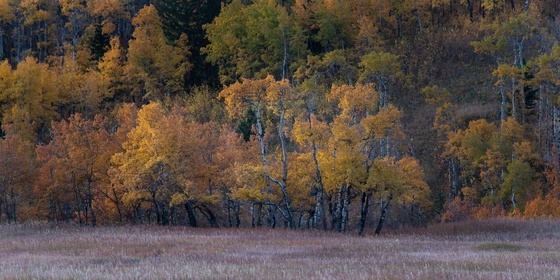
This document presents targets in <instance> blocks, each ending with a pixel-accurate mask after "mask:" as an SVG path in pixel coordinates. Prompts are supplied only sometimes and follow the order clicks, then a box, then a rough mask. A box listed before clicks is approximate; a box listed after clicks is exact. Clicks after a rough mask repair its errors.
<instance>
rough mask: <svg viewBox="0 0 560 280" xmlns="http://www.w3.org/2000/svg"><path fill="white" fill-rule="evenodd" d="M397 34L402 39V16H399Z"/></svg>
mask: <svg viewBox="0 0 560 280" xmlns="http://www.w3.org/2000/svg"><path fill="white" fill-rule="evenodd" d="M397 33H398V35H399V38H402V26H401V15H397Z"/></svg>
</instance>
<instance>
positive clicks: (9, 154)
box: [0, 125, 37, 223]
mask: <svg viewBox="0 0 560 280" xmlns="http://www.w3.org/2000/svg"><path fill="white" fill-rule="evenodd" d="M2 130H3V131H4V132H5V133H6V135H5V136H4V137H3V138H2V139H0V219H1V218H2V216H4V217H5V219H6V221H7V222H8V223H16V222H18V221H22V220H26V219H33V218H34V217H37V215H36V213H31V210H32V206H31V205H32V201H33V193H32V191H30V188H29V185H30V184H31V183H32V182H31V181H30V178H31V177H32V174H33V172H34V166H33V145H32V143H30V142H28V141H25V140H23V139H22V137H21V136H20V135H18V134H15V133H14V130H13V129H12V128H11V127H10V126H6V125H5V126H3V127H2ZM26 205H27V207H26V209H25V210H27V211H28V212H30V213H28V214H27V215H24V216H23V217H21V215H20V214H22V213H21V212H23V211H21V210H22V209H20V208H21V207H22V206H26ZM2 212H3V213H4V215H2Z"/></svg>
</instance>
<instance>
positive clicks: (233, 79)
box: [0, 0, 560, 234]
mask: <svg viewBox="0 0 560 280" xmlns="http://www.w3.org/2000/svg"><path fill="white" fill-rule="evenodd" d="M559 16H560V6H559V5H558V4H557V3H556V1H553V0H432V1H427V0H346V1H341V0H295V1H293V0H280V1H276V0H254V1H248V0H231V1H221V0H177V1H163V0H156V1H131V0H127V1H122V0H2V1H0V59H1V60H2V61H3V62H2V63H1V64H0V105H1V106H0V116H1V124H2V138H1V140H0V222H10V223H12V222H21V221H27V220H48V221H51V222H75V223H79V224H83V225H93V226H95V225H107V224H117V223H119V224H121V223H129V224H147V223H149V224H160V225H189V226H193V227H198V226H203V227H288V228H313V229H321V230H334V231H340V232H347V231H353V232H358V233H359V234H362V233H363V232H364V231H365V230H370V231H375V233H379V232H380V231H381V230H382V228H383V226H386V225H389V226H392V227H399V226H407V225H411V226H417V225H423V224H426V223H428V222H433V221H436V222H439V221H443V222H445V221H457V220H462V219H468V218H485V217H498V216H515V217H560V100H559V98H558V96H559V94H560V93H559V92H558V91H559V89H560V68H559V67H560V45H559V44H558V40H559V39H560V23H559V20H560V19H559V18H558V17H559Z"/></svg>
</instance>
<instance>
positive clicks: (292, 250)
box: [0, 220, 560, 279]
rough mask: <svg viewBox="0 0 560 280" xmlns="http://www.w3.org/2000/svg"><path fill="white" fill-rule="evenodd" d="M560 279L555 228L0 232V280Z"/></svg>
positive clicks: (477, 225) (504, 224)
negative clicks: (373, 232) (370, 232)
mask: <svg viewBox="0 0 560 280" xmlns="http://www.w3.org/2000/svg"><path fill="white" fill-rule="evenodd" d="M30 278H34V279H35V278H38V279H169V278H181V279H560V222H556V221H515V220H490V221H482V222H464V223H454V224H443V225H437V226H432V227H429V228H424V229H409V230H401V231H398V232H393V233H388V234H385V235H383V236H381V237H374V236H366V237H357V236H354V235H340V234H335V233H324V232H312V231H289V230H268V229H259V230H248V229H247V230H235V229H220V230H214V229H191V228H183V227H108V228H80V227H74V226H65V227H50V226H48V225H41V224H33V225H3V226H0V279H30Z"/></svg>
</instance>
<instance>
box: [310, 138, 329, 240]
mask: <svg viewBox="0 0 560 280" xmlns="http://www.w3.org/2000/svg"><path fill="white" fill-rule="evenodd" d="M312 148H313V161H314V162H315V174H316V175H317V203H316V205H315V221H313V222H314V224H315V226H316V227H317V228H322V229H323V230H327V217H326V215H325V206H324V199H323V196H324V187H323V178H322V176H321V170H320V169H319V161H318V160H317V145H315V141H313V144H312Z"/></svg>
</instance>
